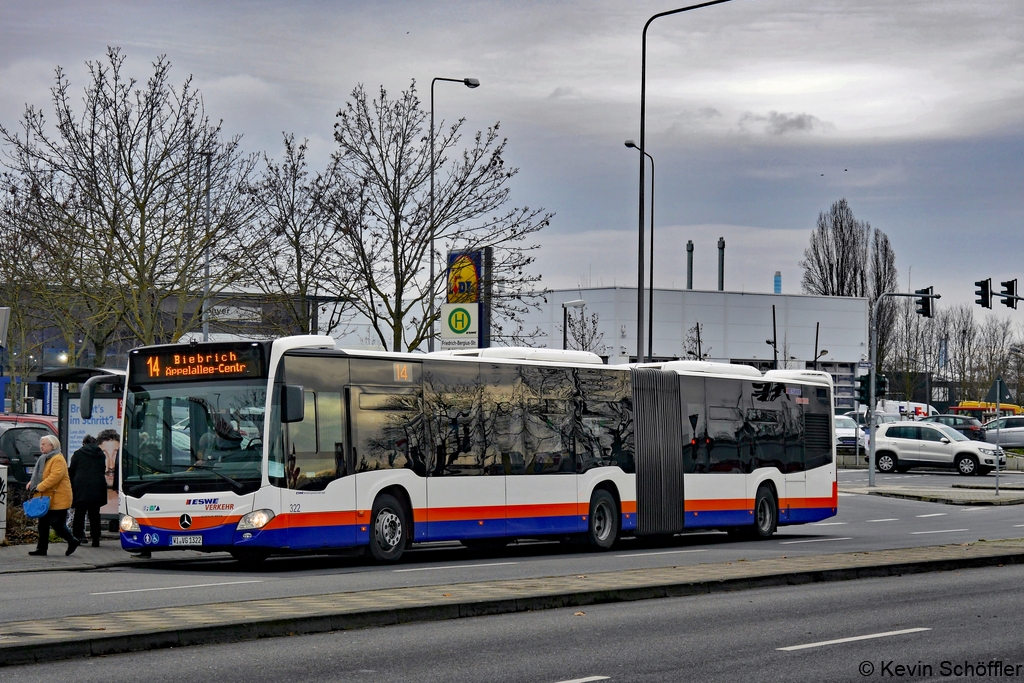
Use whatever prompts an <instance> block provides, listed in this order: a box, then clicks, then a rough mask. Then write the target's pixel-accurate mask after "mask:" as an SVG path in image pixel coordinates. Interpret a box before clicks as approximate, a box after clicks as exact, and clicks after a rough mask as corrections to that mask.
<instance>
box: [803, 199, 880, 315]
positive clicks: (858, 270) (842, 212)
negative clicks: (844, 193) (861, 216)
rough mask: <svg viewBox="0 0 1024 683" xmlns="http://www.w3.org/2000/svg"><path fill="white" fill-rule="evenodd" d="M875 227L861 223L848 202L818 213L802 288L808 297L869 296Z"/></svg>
mask: <svg viewBox="0 0 1024 683" xmlns="http://www.w3.org/2000/svg"><path fill="white" fill-rule="evenodd" d="M870 236H871V226H870V225H869V224H868V223H866V222H864V221H860V220H857V218H856V217H855V216H854V215H853V210H852V209H850V205H849V204H848V203H847V202H846V200H845V199H840V200H839V201H838V202H835V203H833V204H832V206H831V208H830V209H829V212H828V213H825V212H824V211H822V212H821V213H819V214H818V223H817V226H816V227H815V229H814V230H813V231H812V232H811V243H810V245H809V246H808V247H807V249H805V250H804V260H803V261H801V262H800V266H801V267H802V268H803V269H804V274H803V280H802V283H801V284H802V286H803V290H804V291H805V292H807V293H808V294H820V295H823V296H867V289H868V287H867V283H868V275H867V268H868V258H867V257H868V247H869V242H870Z"/></svg>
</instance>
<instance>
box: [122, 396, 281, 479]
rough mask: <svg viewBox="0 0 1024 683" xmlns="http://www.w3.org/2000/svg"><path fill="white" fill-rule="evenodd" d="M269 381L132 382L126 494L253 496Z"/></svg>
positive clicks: (258, 475) (127, 409)
mask: <svg viewBox="0 0 1024 683" xmlns="http://www.w3.org/2000/svg"><path fill="white" fill-rule="evenodd" d="M266 397H267V385H266V381H265V380H256V381H245V380H240V381H235V382H231V383H220V382H188V383H182V384H163V383H161V384H151V385H143V386H129V389H128V400H127V404H126V405H125V415H124V418H125V419H124V437H123V439H124V440H123V442H122V457H121V463H122V464H121V467H122V468H123V472H122V474H121V479H122V484H123V487H124V493H125V494H126V495H129V496H136V497H137V496H141V495H143V494H145V493H172V492H173V493H181V492H192V493H201V492H207V491H234V492H235V493H248V492H251V491H255V490H256V489H257V488H259V486H260V482H261V475H262V468H261V465H262V460H263V457H262V456H263V417H264V411H265V406H266Z"/></svg>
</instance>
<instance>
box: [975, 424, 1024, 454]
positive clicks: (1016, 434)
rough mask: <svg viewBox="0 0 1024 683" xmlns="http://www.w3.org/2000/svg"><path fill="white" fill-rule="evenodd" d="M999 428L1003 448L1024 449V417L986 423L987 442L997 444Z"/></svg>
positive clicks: (1000, 442) (1000, 443)
mask: <svg viewBox="0 0 1024 683" xmlns="http://www.w3.org/2000/svg"><path fill="white" fill-rule="evenodd" d="M997 425H998V426H999V445H1000V446H1002V447H1003V448H1024V417H1013V416H1010V417H1000V418H998V419H996V420H991V421H989V422H986V423H985V441H987V442H988V443H995V442H996V426H997Z"/></svg>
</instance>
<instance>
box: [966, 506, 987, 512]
mask: <svg viewBox="0 0 1024 683" xmlns="http://www.w3.org/2000/svg"><path fill="white" fill-rule="evenodd" d="M987 509H988V508H987V507H984V506H983V507H980V508H964V509H963V510H961V511H960V512H973V511H974V510H987Z"/></svg>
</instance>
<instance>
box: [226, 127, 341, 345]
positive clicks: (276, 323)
mask: <svg viewBox="0 0 1024 683" xmlns="http://www.w3.org/2000/svg"><path fill="white" fill-rule="evenodd" d="M306 150H307V147H306V141H305V140H303V141H302V142H301V143H298V144H296V142H295V136H293V135H287V134H286V135H285V136H284V157H283V159H282V160H281V162H280V163H278V162H275V161H273V160H271V159H270V158H269V157H266V156H265V157H264V160H265V163H266V168H265V169H264V171H263V174H262V176H261V177H260V178H259V180H258V182H257V183H256V184H255V185H254V186H253V188H252V190H251V192H252V197H253V200H254V202H255V206H256V220H254V221H253V222H251V223H249V224H247V225H245V226H244V227H243V228H242V229H241V230H240V231H239V233H238V239H239V241H240V244H239V245H238V247H239V248H238V252H239V253H240V254H241V257H240V258H241V259H242V260H243V262H245V263H246V264H247V266H248V267H247V269H246V270H247V271H248V275H249V277H248V278H247V282H249V283H251V284H252V285H254V286H255V287H256V288H257V289H258V290H259V291H260V292H261V293H262V294H263V297H264V298H265V300H266V302H267V303H269V304H270V305H271V307H273V308H276V309H277V310H278V311H279V312H280V314H279V315H278V316H276V317H275V318H274V319H272V320H265V321H264V322H265V323H268V324H269V327H270V328H271V331H273V332H276V333H278V334H281V333H283V334H291V333H296V332H298V333H300V334H316V333H320V332H321V331H322V332H324V333H328V332H330V331H331V330H332V329H334V328H335V327H337V326H338V324H339V323H340V322H341V319H342V317H343V315H344V313H345V310H346V308H347V299H348V295H349V292H350V291H351V289H352V287H351V285H350V281H351V273H352V268H351V259H350V258H348V254H347V248H348V243H347V241H346V240H345V230H347V229H351V226H350V223H349V221H350V220H351V216H352V214H353V213H358V212H353V211H352V209H351V207H350V204H351V202H352V197H353V194H354V191H353V190H352V188H351V187H350V186H349V183H348V179H347V178H346V177H344V176H343V175H342V174H341V172H340V168H339V165H338V161H337V159H336V158H332V159H331V160H330V161H329V163H328V165H327V168H326V169H325V170H324V171H323V172H318V173H316V174H315V175H313V176H312V177H311V176H310V172H309V169H308V167H307V162H306Z"/></svg>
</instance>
